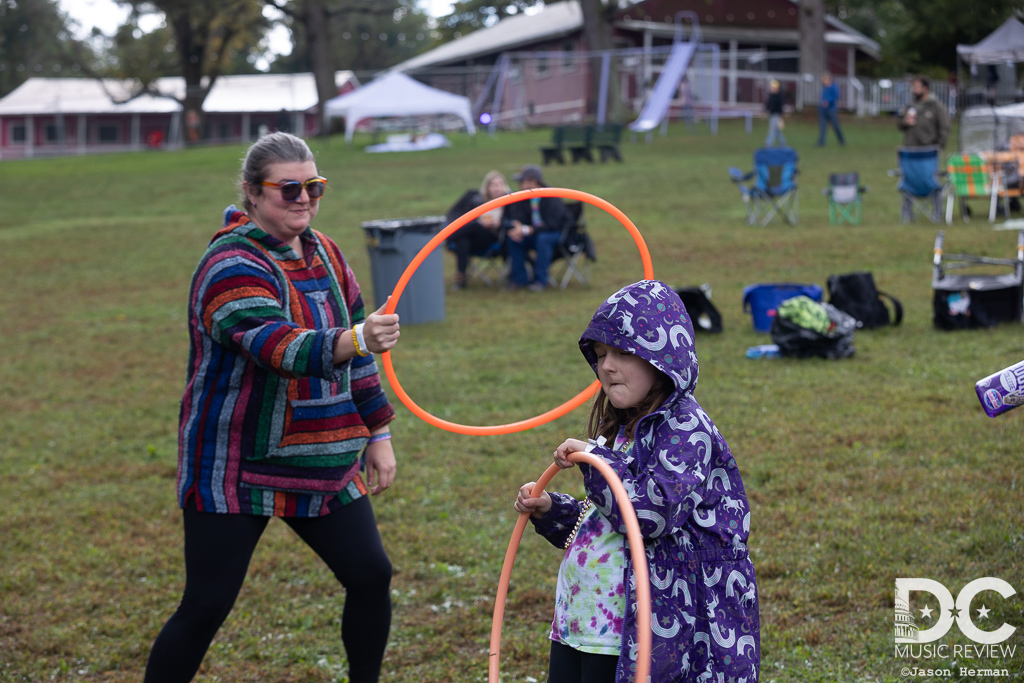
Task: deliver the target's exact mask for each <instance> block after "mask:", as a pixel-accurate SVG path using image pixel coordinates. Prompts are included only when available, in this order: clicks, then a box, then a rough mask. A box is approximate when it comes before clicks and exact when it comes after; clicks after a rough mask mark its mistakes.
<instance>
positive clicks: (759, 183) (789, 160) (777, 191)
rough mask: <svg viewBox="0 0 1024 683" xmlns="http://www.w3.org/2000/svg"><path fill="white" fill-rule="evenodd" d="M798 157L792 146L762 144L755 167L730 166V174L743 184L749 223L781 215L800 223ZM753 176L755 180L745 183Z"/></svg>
mask: <svg viewBox="0 0 1024 683" xmlns="http://www.w3.org/2000/svg"><path fill="white" fill-rule="evenodd" d="M798 161H799V157H798V156H797V153H796V150H795V149H793V148H792V147H762V148H761V149H759V150H757V151H756V152H754V170H753V171H750V172H749V173H744V172H743V171H741V170H740V169H738V168H736V167H735V166H733V167H731V168H729V177H730V178H732V180H733V182H734V183H736V184H737V185H739V190H740V194H742V195H743V203H744V205H745V206H746V207H747V223H750V224H751V225H761V226H765V225H768V224H769V223H771V222H772V220H774V219H775V218H781V219H782V220H784V221H786V222H787V223H789V224H790V225H796V221H797V196H796V190H797V187H796V174H797V173H799V172H800V171H799V169H798V168H797V162H798ZM751 179H753V181H754V182H753V183H751V184H749V185H744V184H743V183H746V182H747V181H749V180H751Z"/></svg>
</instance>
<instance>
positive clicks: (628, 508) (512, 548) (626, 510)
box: [487, 451, 651, 683]
mask: <svg viewBox="0 0 1024 683" xmlns="http://www.w3.org/2000/svg"><path fill="white" fill-rule="evenodd" d="M569 460H571V461H573V462H585V463H588V464H590V465H592V466H594V467H596V468H597V470H598V471H599V472H600V473H601V475H602V476H603V477H604V478H605V479H606V480H607V481H608V485H609V486H610V487H611V489H612V493H614V494H615V500H616V501H618V503H619V510H620V511H621V512H622V518H623V521H624V522H625V524H626V538H627V539H629V554H630V556H631V557H632V558H633V576H635V577H636V606H637V610H636V632H637V639H638V640H639V642H638V643H637V646H638V647H637V656H636V675H635V676H634V678H633V680H634V681H635V682H636V683H646V681H647V676H648V674H650V671H651V581H650V576H649V575H648V571H647V556H646V555H645V554H644V539H643V536H641V535H640V522H639V520H638V519H637V516H636V511H635V510H633V503H632V502H630V500H629V494H628V493H626V489H625V487H624V486H623V485H622V480H621V479H619V476H618V475H617V474H615V470H613V469H612V468H611V467H609V466H608V463H606V462H605V461H604V460H601V459H600V458H599V457H597V456H596V455H592V454H591V453H584V452H582V451H579V452H576V453H572V454H570V455H569ZM560 469H561V468H560V467H559V466H558V465H556V464H554V463H552V464H551V466H550V467H548V468H547V469H546V470H545V471H544V474H543V475H541V478H540V480H539V481H538V482H537V484H536V485H535V486H534V487H533V491H531V492H530V495H531V496H532V497H534V498H536V497H537V496H539V495H540V494H541V492H542V491H543V490H544V487H545V486H547V485H548V482H549V481H551V478H552V477H554V476H555V474H557V473H558V471H559V470H560ZM529 517H530V515H529V513H527V512H524V513H522V514H521V515H519V519H518V520H516V526H515V528H514V529H513V531H512V539H511V540H510V541H509V543H508V550H507V551H505V563H504V564H503V565H502V566H501V578H499V579H498V594H497V596H496V597H495V599H494V617H493V618H492V619H491V650H490V658H489V659H488V663H487V680H488V681H489V682H490V683H498V666H499V664H500V659H501V657H500V653H501V624H502V621H503V620H504V618H505V599H506V597H507V596H508V584H509V578H510V577H511V576H512V565H513V564H515V561H516V551H518V550H519V542H520V541H521V540H522V538H523V531H524V530H525V529H526V523H527V522H528V521H529Z"/></svg>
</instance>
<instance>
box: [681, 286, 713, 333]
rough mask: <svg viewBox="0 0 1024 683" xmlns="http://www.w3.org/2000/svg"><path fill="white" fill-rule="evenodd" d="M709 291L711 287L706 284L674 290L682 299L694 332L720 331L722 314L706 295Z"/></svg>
mask: <svg viewBox="0 0 1024 683" xmlns="http://www.w3.org/2000/svg"><path fill="white" fill-rule="evenodd" d="M710 292H711V288H710V287H709V286H708V285H701V286H700V287H681V288H679V289H677V290H676V294H678V295H679V298H680V299H682V300H683V306H685V307H686V312H687V313H689V314H690V319H691V320H692V321H693V329H694V331H695V332H714V333H716V334H717V333H719V332H721V331H722V314H721V313H719V312H718V309H717V308H715V305H714V304H713V303H711V297H709V296H708V294H709V293H710Z"/></svg>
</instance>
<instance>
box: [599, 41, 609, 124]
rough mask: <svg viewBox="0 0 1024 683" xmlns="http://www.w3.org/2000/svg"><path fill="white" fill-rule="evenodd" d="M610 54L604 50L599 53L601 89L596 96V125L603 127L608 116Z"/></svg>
mask: <svg viewBox="0 0 1024 683" xmlns="http://www.w3.org/2000/svg"><path fill="white" fill-rule="evenodd" d="M611 65H612V53H611V52H610V51H609V50H605V51H604V52H602V53H601V88H600V92H599V94H598V96H597V125H598V127H599V128H600V127H603V126H604V122H605V117H606V116H607V114H608V76H609V74H610V73H611Z"/></svg>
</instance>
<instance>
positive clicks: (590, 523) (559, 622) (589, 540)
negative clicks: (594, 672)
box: [551, 434, 628, 656]
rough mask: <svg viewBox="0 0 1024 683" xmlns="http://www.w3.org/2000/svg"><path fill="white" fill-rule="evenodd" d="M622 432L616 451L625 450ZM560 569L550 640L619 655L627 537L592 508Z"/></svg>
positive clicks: (596, 652) (595, 651)
mask: <svg viewBox="0 0 1024 683" xmlns="http://www.w3.org/2000/svg"><path fill="white" fill-rule="evenodd" d="M626 449H628V444H627V443H626V440H625V437H624V436H623V435H622V434H619V437H618V438H617V439H616V442H615V450H626ZM584 515H585V516H584V518H583V523H582V524H580V529H579V532H577V534H576V538H575V539H573V542H572V545H570V546H569V549H568V550H567V551H566V553H565V557H564V558H563V559H562V566H561V567H559V569H558V585H557V587H556V589H555V618H554V620H553V621H552V622H551V640H554V641H556V642H559V643H563V644H565V645H568V646H569V647H571V648H573V649H575V650H579V651H580V652H589V653H591V654H598V655H615V656H618V655H619V650H620V649H621V648H622V618H623V616H624V615H625V614H626V586H625V583H624V580H625V576H626V537H625V536H623V535H622V534H620V533H618V532H617V531H615V529H613V528H612V525H611V523H610V522H609V521H608V519H607V518H606V517H605V516H604V515H602V514H601V513H600V512H598V510H597V508H596V507H593V506H591V507H590V509H588V510H587V511H586V513H584Z"/></svg>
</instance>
